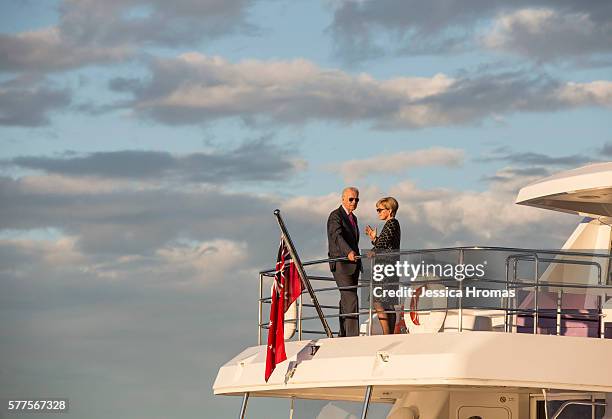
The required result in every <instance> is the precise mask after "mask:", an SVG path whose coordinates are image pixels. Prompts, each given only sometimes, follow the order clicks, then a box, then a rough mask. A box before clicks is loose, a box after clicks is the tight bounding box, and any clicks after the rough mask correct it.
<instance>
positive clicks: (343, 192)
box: [342, 186, 359, 196]
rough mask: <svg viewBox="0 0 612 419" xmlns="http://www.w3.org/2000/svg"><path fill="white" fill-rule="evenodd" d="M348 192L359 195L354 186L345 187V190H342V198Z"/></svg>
mask: <svg viewBox="0 0 612 419" xmlns="http://www.w3.org/2000/svg"><path fill="white" fill-rule="evenodd" d="M348 191H353V192H355V193H356V194H357V195H359V189H357V188H356V187H354V186H347V187H346V188H344V189H342V196H344V195H346V193H347V192H348Z"/></svg>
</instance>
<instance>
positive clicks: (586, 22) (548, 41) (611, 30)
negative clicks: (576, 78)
mask: <svg viewBox="0 0 612 419" xmlns="http://www.w3.org/2000/svg"><path fill="white" fill-rule="evenodd" d="M596 18H597V16H592V15H591V14H589V13H586V12H574V13H564V12H561V11H559V10H555V9H553V8H524V9H519V10H516V11H513V12H510V13H505V14H501V15H499V16H498V17H497V18H496V19H495V20H494V21H493V24H492V27H491V29H490V30H489V32H488V33H486V34H485V35H484V36H483V38H482V42H483V44H484V46H486V47H487V48H490V49H495V50H500V51H505V52H510V53H514V54H518V55H522V56H525V57H528V58H532V59H535V60H538V61H548V60H557V59H562V58H568V57H578V56H582V57H584V56H588V55H590V54H597V53H611V52H612V43H611V42H610V39H611V37H612V23H610V21H606V20H603V21H596V20H595V19H596Z"/></svg>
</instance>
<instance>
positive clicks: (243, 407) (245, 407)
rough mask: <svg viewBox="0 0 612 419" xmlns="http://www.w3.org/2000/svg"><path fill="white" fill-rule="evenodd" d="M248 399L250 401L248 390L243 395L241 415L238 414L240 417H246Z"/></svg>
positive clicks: (239, 418)
mask: <svg viewBox="0 0 612 419" xmlns="http://www.w3.org/2000/svg"><path fill="white" fill-rule="evenodd" d="M248 401H249V392H248V391H247V392H246V393H244V395H243V396H242V406H241V407H240V416H238V419H244V417H245V415H246V409H247V403H248Z"/></svg>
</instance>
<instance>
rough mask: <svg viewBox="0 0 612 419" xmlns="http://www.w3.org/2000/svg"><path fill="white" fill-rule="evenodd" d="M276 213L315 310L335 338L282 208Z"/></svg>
mask: <svg viewBox="0 0 612 419" xmlns="http://www.w3.org/2000/svg"><path fill="white" fill-rule="evenodd" d="M274 215H275V216H276V221H278V226H279V227H280V230H281V234H282V236H283V238H284V239H285V243H287V248H288V250H289V254H290V255H291V259H293V263H295V267H296V268H297V272H298V275H299V276H300V280H301V281H302V284H303V285H304V287H305V288H306V289H307V290H308V294H310V298H311V299H312V305H314V307H315V310H317V314H318V315H319V319H321V323H322V324H323V329H325V334H326V335H327V337H328V338H333V337H334V334H333V333H332V331H331V329H330V327H329V324H327V320H326V319H325V315H324V314H323V310H322V309H321V306H320V305H319V300H317V296H316V295H315V292H314V289H313V288H312V285H311V284H310V280H309V279H308V276H307V275H306V271H304V267H303V266H302V262H301V261H300V257H299V256H298V254H297V251H296V250H295V247H294V246H293V242H292V241H291V236H290V235H289V232H288V231H287V227H285V222H284V221H283V218H282V217H281V215H280V210H279V209H275V210H274Z"/></svg>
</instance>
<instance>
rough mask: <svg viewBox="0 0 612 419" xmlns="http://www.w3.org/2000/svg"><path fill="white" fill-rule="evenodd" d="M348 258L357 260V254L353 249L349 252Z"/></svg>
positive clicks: (353, 260) (352, 260)
mask: <svg viewBox="0 0 612 419" xmlns="http://www.w3.org/2000/svg"><path fill="white" fill-rule="evenodd" d="M348 260H350V261H351V262H355V261H356V260H357V254H356V253H355V252H353V251H352V250H351V251H350V252H349V254H348Z"/></svg>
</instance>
